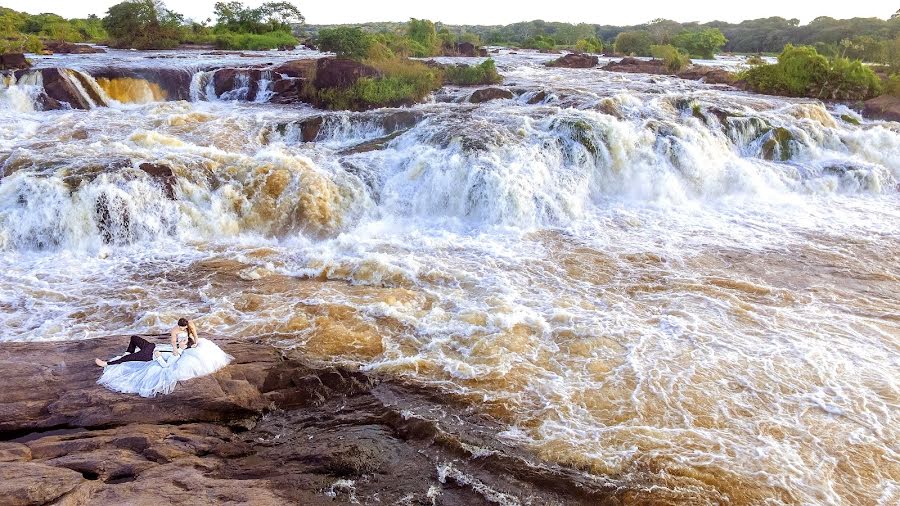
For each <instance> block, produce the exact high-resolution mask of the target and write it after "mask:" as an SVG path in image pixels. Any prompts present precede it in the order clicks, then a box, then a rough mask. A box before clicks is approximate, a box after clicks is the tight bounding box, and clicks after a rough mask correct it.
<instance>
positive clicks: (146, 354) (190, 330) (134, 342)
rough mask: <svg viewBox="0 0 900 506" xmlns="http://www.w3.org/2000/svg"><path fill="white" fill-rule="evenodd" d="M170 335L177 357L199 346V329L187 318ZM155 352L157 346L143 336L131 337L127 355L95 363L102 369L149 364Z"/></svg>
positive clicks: (173, 350)
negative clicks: (119, 365)
mask: <svg viewBox="0 0 900 506" xmlns="http://www.w3.org/2000/svg"><path fill="white" fill-rule="evenodd" d="M169 334H170V335H171V337H172V352H173V353H174V354H175V355H180V354H181V350H183V349H187V348H193V347H195V346H197V340H198V339H199V338H198V337H197V327H196V326H195V325H194V322H192V321H190V320H188V319H187V318H180V319H179V320H178V325H176V326H174V327H172V330H171V331H170V332H169ZM155 350H156V345H155V344H153V343H151V342H150V341H148V340H146V339H144V338H142V337H141V336H131V341H130V342H129V343H128V353H127V354H125V355H123V356H121V357H119V358H117V359H115V360H110V361H109V362H107V361H105V360H100V359H99V358H96V359H94V363H95V364H97V365H98V366H100V367H106V366H107V365H114V364H121V363H123V362H149V361H151V360H154V359H155V358H156V357H155V355H154V353H153V352H154V351H155Z"/></svg>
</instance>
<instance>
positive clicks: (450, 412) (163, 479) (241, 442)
mask: <svg viewBox="0 0 900 506" xmlns="http://www.w3.org/2000/svg"><path fill="white" fill-rule="evenodd" d="M156 337H157V338H158V337H159V336H156ZM125 341H126V338H124V337H111V338H104V339H95V340H87V341H70V342H63V343H58V342H57V343H0V369H2V370H3V371H4V374H3V376H2V377H0V388H2V389H3V391H4V392H6V394H5V395H4V400H3V402H2V403H0V414H2V416H0V496H2V497H3V498H4V500H5V504H10V505H38V504H48V503H53V504H67V505H78V504H123V503H128V504H248V503H252V504H285V503H292V504H334V503H335V502H338V503H351V502H352V503H357V502H361V503H363V504H368V503H375V502H380V503H382V504H401V503H404V502H405V503H407V504H447V505H456V504H458V505H470V504H488V503H492V502H497V501H498V500H502V501H503V502H505V503H507V504H518V503H540V504H616V503H618V502H620V501H621V500H622V499H623V498H624V496H623V494H624V493H623V492H621V491H616V490H614V489H613V487H612V486H610V485H608V484H606V482H604V481H602V480H598V479H597V478H590V477H588V476H587V475H585V474H582V473H580V472H577V471H573V470H568V469H565V468H561V467H558V466H552V465H547V464H543V463H541V462H540V461H538V460H537V459H535V458H534V456H532V455H530V454H528V453H527V452H525V451H523V450H520V449H517V448H515V447H513V446H510V445H507V444H505V443H503V442H502V440H500V439H498V438H497V433H498V432H499V431H500V430H501V429H502V426H500V425H498V424H497V422H495V421H493V420H491V419H490V418H487V417H485V416H483V415H480V414H478V413H477V412H476V411H474V410H473V409H472V408H470V407H468V406H466V405H465V404H463V403H460V402H456V401H453V400H448V399H447V398H446V397H445V396H435V394H434V393H433V392H430V391H427V390H423V389H421V388H418V387H416V386H414V385H409V384H404V383H402V382H396V381H382V380H379V379H378V378H374V377H370V376H367V375H365V374H362V373H359V372H354V371H351V370H347V369H342V368H339V367H328V366H321V367H315V366H312V365H310V364H307V363H305V362H303V360H302V359H300V358H299V356H298V354H295V353H291V352H286V351H282V350H278V349H276V348H274V347H272V346H269V345H267V344H265V343H259V342H246V341H239V340H220V341H219V343H220V344H221V345H222V347H223V348H224V349H225V350H226V351H227V352H228V353H230V354H232V355H234V357H235V361H234V362H233V363H232V364H231V365H229V366H228V367H226V368H225V369H223V370H221V371H219V372H218V373H216V374H214V375H211V376H207V377H202V378H196V379H194V380H191V381H188V382H184V383H182V384H179V385H178V387H177V388H176V390H175V392H174V393H173V394H171V395H168V396H160V397H156V398H152V399H144V398H140V397H136V396H132V395H123V394H117V393H114V392H111V391H108V390H106V389H104V388H102V387H100V386H99V385H97V384H96V380H97V378H98V377H99V375H100V370H99V369H98V368H97V367H95V366H94V365H93V364H92V360H93V357H95V356H111V355H113V354H115V353H117V352H119V351H121V347H122V345H123V343H124V342H125Z"/></svg>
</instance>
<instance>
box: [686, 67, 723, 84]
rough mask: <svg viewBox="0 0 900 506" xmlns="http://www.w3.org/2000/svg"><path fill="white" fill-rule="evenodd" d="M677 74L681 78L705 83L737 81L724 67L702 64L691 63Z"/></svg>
mask: <svg viewBox="0 0 900 506" xmlns="http://www.w3.org/2000/svg"><path fill="white" fill-rule="evenodd" d="M677 75H678V77H680V78H682V79H689V80H692V81H703V82H705V83H707V84H728V85H734V83H735V82H736V81H737V79H736V78H735V77H734V74H733V73H731V72H729V71H727V70H725V69H720V68H714V67H705V66H703V65H693V66H691V67H689V68H687V69H685V70H683V71H681V72H679V73H678V74H677Z"/></svg>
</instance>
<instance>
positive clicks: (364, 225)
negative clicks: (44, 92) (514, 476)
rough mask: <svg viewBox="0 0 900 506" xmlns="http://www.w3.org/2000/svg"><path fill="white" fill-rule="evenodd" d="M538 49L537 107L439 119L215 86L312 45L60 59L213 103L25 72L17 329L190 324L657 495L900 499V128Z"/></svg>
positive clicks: (44, 331)
mask: <svg viewBox="0 0 900 506" xmlns="http://www.w3.org/2000/svg"><path fill="white" fill-rule="evenodd" d="M509 53H510V52H509V51H507V50H502V51H501V52H500V53H499V54H497V55H495V59H496V61H497V66H498V70H499V71H500V73H501V74H503V76H504V78H505V81H504V84H503V86H504V87H506V88H509V89H511V90H514V91H515V93H516V98H514V99H509V100H496V101H491V102H486V103H483V104H471V103H468V102H467V100H466V98H467V97H468V95H469V94H470V93H471V89H465V88H453V87H450V88H445V89H444V90H442V91H440V92H438V93H437V94H436V95H435V96H434V97H433V99H432V100H431V101H429V102H428V103H425V104H421V105H418V106H415V107H414V108H412V112H413V113H414V114H413V115H412V117H413V118H414V121H412V122H411V123H410V124H409V125H408V126H409V128H406V127H405V125H404V126H402V127H397V126H396V125H395V124H396V123H397V122H396V121H390V118H393V117H394V115H395V114H396V110H378V111H371V112H364V113H349V112H333V113H323V112H322V111H317V110H315V109H313V108H311V107H308V106H305V105H276V104H270V103H267V102H266V99H267V97H266V95H265V93H262V94H259V95H258V96H257V97H256V99H255V101H254V102H247V101H245V100H241V98H243V97H245V96H246V94H244V95H242V94H241V93H242V91H241V89H237V88H236V89H235V90H233V92H229V94H227V95H225V96H216V94H215V91H214V90H210V88H209V86H208V85H207V84H206V83H207V82H208V79H209V77H208V74H209V72H210V71H209V70H203V69H205V68H207V67H208V66H209V65H217V66H235V65H249V64H269V63H278V62H281V61H285V60H287V59H291V58H298V57H304V56H315V55H316V54H315V53H311V52H309V53H306V52H301V53H299V54H298V53H258V54H254V55H250V56H249V57H238V56H235V55H201V54H200V53H199V52H197V53H185V54H182V55H180V56H181V57H179V58H159V56H167V55H166V54H164V53H142V52H133V51H132V52H126V51H111V52H109V53H107V54H101V55H82V56H65V57H48V58H45V59H40V60H39V61H38V62H37V64H38V66H39V67H47V66H62V67H66V68H69V69H77V70H80V71H81V72H82V73H83V74H84V75H88V74H90V73H91V71H92V69H95V68H108V67H110V66H115V67H118V68H128V67H129V66H131V67H135V66H141V67H160V68H163V67H165V68H177V69H180V71H183V72H186V73H189V74H191V89H190V97H191V100H182V101H160V100H161V99H162V98H163V97H164V96H165V94H164V93H162V92H160V91H159V90H158V89H155V88H154V87H153V86H152V85H151V84H150V83H148V82H141V81H140V80H135V81H131V82H129V81H121V80H120V81H118V82H105V83H104V82H99V81H100V80H93V79H92V78H91V79H89V81H92V82H93V84H91V85H92V86H96V87H97V89H98V90H101V91H100V93H101V95H102V96H103V99H104V102H106V103H107V104H108V106H106V107H94V108H91V109H90V110H84V111H82V110H62V111H38V110H35V103H34V97H35V94H36V93H37V92H39V91H40V87H41V83H40V82H39V81H38V80H36V79H33V78H32V79H31V80H29V79H28V78H23V79H20V80H19V81H18V82H13V81H11V80H9V79H6V80H5V81H4V82H3V83H2V84H0V175H2V179H0V250H2V255H0V327H2V329H3V331H2V334H0V340H5V341H40V340H75V339H88V338H92V337H97V336H102V335H109V334H121V333H129V332H148V331H158V330H161V329H163V328H165V327H167V326H170V325H171V324H172V322H173V321H174V320H175V319H177V317H179V316H181V315H187V316H189V317H193V318H196V320H197V323H198V326H199V327H200V328H201V331H202V332H204V333H207V334H214V335H228V336H240V337H246V338H266V339H270V340H272V342H274V343H276V344H277V345H278V346H284V347H291V348H300V349H302V350H304V353H306V354H307V355H308V356H309V357H310V358H312V359H316V360H320V361H334V362H338V363H341V364H349V365H352V366H358V367H360V368H361V369H362V370H365V371H371V372H375V373H379V374H386V375H392V376H403V377H406V378H408V379H410V380H412V381H416V382H419V383H421V384H424V385H429V386H431V387H433V388H434V389H436V390H437V391H440V392H445V393H447V394H453V395H457V396H459V397H460V398H463V399H466V400H468V401H471V402H473V403H477V404H478V405H480V406H481V408H482V409H483V410H484V411H485V412H487V413H489V414H491V415H493V416H494V417H496V418H497V419H498V420H500V421H502V423H503V424H504V425H505V426H506V427H507V429H506V430H505V431H503V432H502V433H500V434H498V437H499V438H501V439H502V440H503V441H506V442H508V443H509V444H513V445H521V446H525V447H528V448H531V449H532V450H533V451H534V452H535V453H536V455H538V456H540V457H541V458H543V459H546V460H547V461H552V462H555V463H559V464H562V465H566V466H571V467H573V468H576V469H580V470H582V471H584V472H585V473H589V474H591V475H592V476H594V477H595V479H597V480H598V481H603V482H607V483H613V484H615V485H616V486H618V487H621V488H623V489H626V490H630V491H633V494H632V495H629V496H628V497H631V499H632V502H633V503H635V504H675V503H685V502H688V503H692V504H723V503H729V504H883V505H890V504H897V503H898V502H900V447H898V441H900V255H898V248H900V187H898V183H900V124H897V123H886V122H873V121H868V120H863V119H861V118H859V116H858V115H856V114H855V113H854V112H852V111H851V110H849V109H848V108H846V107H845V106H842V105H823V104H821V103H819V102H816V101H811V100H793V99H782V98H775V97H768V96H761V95H754V94H749V93H744V92H739V91H735V90H732V89H730V88H727V87H722V86H712V85H706V84H703V83H699V82H693V81H685V80H680V79H676V78H670V77H665V76H650V75H643V74H620V73H610V72H604V71H601V70H599V69H559V68H547V67H544V66H543V65H542V63H543V62H545V61H547V60H548V59H550V58H551V57H552V56H550V55H541V54H537V53H531V52H523V53H521V54H509ZM460 60H461V61H466V62H470V61H480V60H479V59H466V58H462V59H447V60H445V61H447V62H450V61H460ZM717 64H721V65H733V64H734V62H718V63H717ZM260 89H262V90H265V89H266V84H265V83H262V84H261V85H260ZM539 93H542V94H541V95H538V94H539ZM230 99H233V100H230ZM530 102H534V103H530ZM323 114H324V123H323V127H322V130H321V131H320V132H319V134H318V137H317V139H316V142H303V141H302V137H301V135H300V133H299V130H300V126H299V122H300V121H302V120H303V119H304V118H309V117H312V116H318V115H323ZM848 120H849V121H848ZM855 120H858V121H859V124H858V125H857V124H855V123H857V121H855ZM372 141H377V142H372ZM144 162H148V163H154V164H164V165H167V166H169V167H171V168H172V169H173V171H174V173H175V176H176V182H175V186H174V194H175V198H174V199H171V198H168V196H167V195H166V190H165V188H164V187H163V186H161V185H160V184H159V183H158V181H156V180H154V179H153V178H151V177H149V176H148V175H147V174H145V173H143V172H142V171H141V170H139V169H138V165H139V164H140V163H144ZM98 202H102V203H103V204H102V205H100V204H98Z"/></svg>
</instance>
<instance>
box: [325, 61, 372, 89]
mask: <svg viewBox="0 0 900 506" xmlns="http://www.w3.org/2000/svg"><path fill="white" fill-rule="evenodd" d="M377 75H378V71H377V70H375V69H374V68H372V67H370V66H368V65H364V64H362V63H360V62H358V61H355V60H348V59H343V58H321V59H319V61H318V62H316V78H315V80H314V81H313V85H314V86H315V87H316V89H319V90H323V89H329V88H349V87H350V86H353V85H354V84H356V81H359V80H360V79H362V78H364V77H375V76H377Z"/></svg>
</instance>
